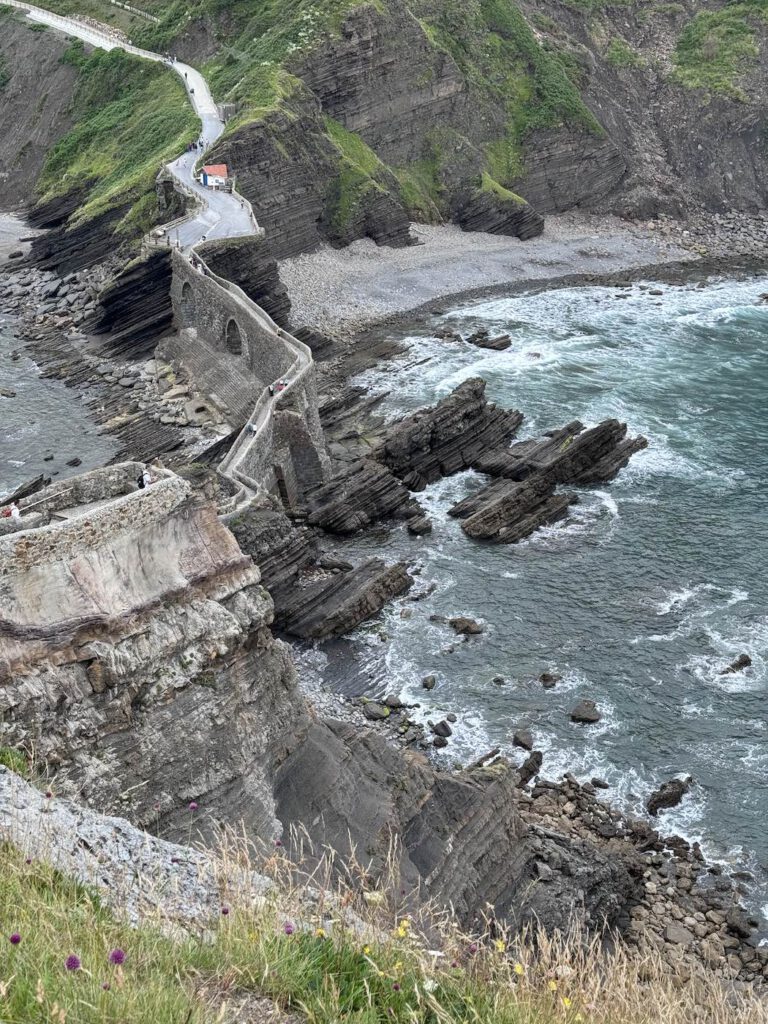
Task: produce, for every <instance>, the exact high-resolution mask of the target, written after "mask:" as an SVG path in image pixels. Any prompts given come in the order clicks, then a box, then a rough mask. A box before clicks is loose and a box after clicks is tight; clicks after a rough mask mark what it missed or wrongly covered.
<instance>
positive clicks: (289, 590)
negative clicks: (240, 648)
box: [273, 558, 413, 640]
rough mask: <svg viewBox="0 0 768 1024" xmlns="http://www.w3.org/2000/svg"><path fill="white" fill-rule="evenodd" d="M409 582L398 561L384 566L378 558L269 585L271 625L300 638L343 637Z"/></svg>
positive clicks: (403, 588)
mask: <svg viewBox="0 0 768 1024" xmlns="http://www.w3.org/2000/svg"><path fill="white" fill-rule="evenodd" d="M412 584H413V578H412V577H411V576H409V574H408V572H407V570H406V566H405V565H404V564H403V563H402V562H397V563H395V564H394V565H386V564H385V563H384V562H383V561H382V560H381V559H380V558H370V559H368V560H367V561H366V562H363V563H362V564H361V565H359V566H357V567H356V568H352V569H349V570H348V571H346V572H344V571H341V570H338V569H337V570H336V571H335V572H334V571H333V570H331V571H330V572H324V573H323V572H319V573H315V574H314V578H309V579H308V580H301V581H299V582H298V583H293V584H291V585H289V586H285V585H278V586H277V587H275V588H274V589H273V594H274V597H275V605H276V609H277V615H276V624H277V625H278V626H279V627H280V628H281V629H283V630H285V632H286V633H289V634H291V635H292V636H298V637H301V638H302V639H305V640H326V639H328V638H329V637H336V636H344V635H345V634H347V633H350V632H351V631H352V630H353V629H355V628H356V627H357V626H359V625H360V623H361V622H364V621H365V620H366V619H369V618H370V617H371V616H372V615H376V614H377V613H378V612H380V611H381V609H382V608H383V607H384V605H385V604H387V603H388V602H389V601H391V600H392V598H393V597H398V596H399V595H400V594H404V593H405V592H406V591H407V590H409V589H410V587H411V586H412Z"/></svg>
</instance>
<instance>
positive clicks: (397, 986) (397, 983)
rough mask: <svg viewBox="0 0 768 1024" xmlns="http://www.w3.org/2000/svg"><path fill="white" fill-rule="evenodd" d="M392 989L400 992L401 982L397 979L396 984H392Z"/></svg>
mask: <svg viewBox="0 0 768 1024" xmlns="http://www.w3.org/2000/svg"><path fill="white" fill-rule="evenodd" d="M392 991H393V992H399V991H400V982H399V981H396V982H395V984H394V985H393V986H392Z"/></svg>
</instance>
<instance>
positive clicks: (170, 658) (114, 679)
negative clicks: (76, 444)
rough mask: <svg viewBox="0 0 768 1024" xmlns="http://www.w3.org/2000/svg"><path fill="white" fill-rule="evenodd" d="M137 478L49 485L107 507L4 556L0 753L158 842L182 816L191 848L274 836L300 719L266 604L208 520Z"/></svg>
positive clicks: (14, 546)
mask: <svg viewBox="0 0 768 1024" xmlns="http://www.w3.org/2000/svg"><path fill="white" fill-rule="evenodd" d="M140 469H141V467H140V466H138V465H137V464H125V465H121V466H115V467H111V468H109V469H107V470H96V471H94V472H93V473H89V474H85V476H83V477H79V478H75V480H74V481H73V480H67V481H64V482H63V484H60V485H54V487H52V488H48V490H47V491H46V492H43V495H42V497H44V498H45V499H46V501H47V503H48V504H50V505H51V506H52V507H56V504H57V502H59V503H60V502H61V501H62V500H63V501H64V502H65V503H67V502H73V501H74V502H75V503H77V501H81V502H93V501H98V499H99V498H102V497H104V496H105V495H110V494H111V495H112V496H116V500H114V501H113V502H112V503H111V504H109V505H107V506H105V507H98V506H96V508H95V509H94V510H93V511H91V512H87V513H86V514H85V515H82V516H80V517H79V518H75V519H72V520H70V521H68V522H62V523H58V524H56V525H51V526H50V527H47V528H45V529H42V530H37V531H34V532H27V533H21V534H15V535H11V536H8V537H3V538H0V607H1V610H0V710H1V711H2V725H1V726H0V745H6V746H20V747H23V748H26V749H29V750H34V751H35V755H36V756H37V757H39V759H40V760H41V762H44V763H45V764H46V765H47V766H48V769H49V770H50V771H51V773H52V774H53V776H54V779H55V785H56V788H57V789H58V791H60V792H64V793H68V792H69V793H77V794H78V795H79V796H80V797H81V798H82V799H84V800H85V801H86V803H88V804H89V805H91V806H93V807H98V808H99V809H100V810H104V811H109V812H113V811H119V812H121V813H125V814H130V816H131V818H132V820H134V821H136V822H139V823H141V824H143V825H146V826H150V827H151V828H152V829H153V830H155V831H160V832H162V833H164V834H165V835H169V836H181V835H185V834H187V832H188V829H189V812H188V810H187V805H188V803H189V802H190V801H192V800H195V801H197V802H198V803H199V804H200V806H201V808H203V809H204V810H203V813H201V814H200V815H199V816H198V817H197V819H196V821H195V827H196V830H200V831H201V832H202V833H203V834H204V835H207V834H210V833H211V831H212V829H213V827H214V826H215V824H216V822H217V821H221V820H235V818H239V817H243V819H244V821H245V822H246V825H247V827H248V828H249V830H251V831H252V832H253V833H254V834H255V835H261V836H265V837H269V836H272V835H274V834H275V832H276V831H277V828H278V826H277V822H276V818H275V812H274V800H273V797H272V788H271V782H270V773H271V767H272V765H273V763H274V762H275V760H276V759H277V758H278V756H279V754H280V752H281V751H282V750H283V749H284V747H285V744H286V743H287V741H288V739H289V736H290V734H291V730H292V728H293V727H294V725H296V724H297V723H300V722H301V720H302V717H303V716H305V715H306V709H305V708H304V706H303V703H302V702H301V701H299V700H298V699H297V692H296V678H295V673H294V670H293V666H292V665H291V662H290V659H289V656H288V652H287V649H286V648H285V647H284V646H283V645H282V644H280V643H278V642H276V641H275V640H274V638H273V637H272V634H271V633H270V630H269V624H270V623H271V621H272V615H273V610H272V601H271V598H270V597H269V595H268V594H267V592H266V591H265V590H264V588H263V587H262V586H261V585H260V577H259V572H258V569H257V568H256V567H255V566H254V565H253V564H252V563H251V560H250V558H248V557H247V556H245V555H243V553H242V552H241V551H240V549H239V547H238V546H237V542H236V541H235V538H234V537H233V536H232V534H231V533H229V531H228V530H227V529H226V528H225V527H224V526H223V525H222V524H221V523H220V522H219V520H218V518H217V516H216V511H215V508H214V507H213V506H211V505H206V504H201V503H200V502H199V501H197V500H195V499H193V498H192V497H191V495H190V490H189V486H188V485H187V484H186V483H184V482H183V481H182V480H181V479H179V478H178V477H174V476H172V475H169V476H167V477H166V478H164V479H161V480H160V481H159V482H157V483H155V484H152V486H151V487H149V488H147V489H145V490H143V491H137V490H136V489H135V483H134V481H135V479H136V476H137V475H138V472H139V471H140ZM73 487H75V488H76V493H75V495H74V497H73V496H72V493H71V489H72V488H73ZM65 492H66V494H65ZM60 495H64V497H59V496H60ZM40 499H41V495H35V496H34V498H33V499H30V500H36V501H40ZM22 511H23V509H22ZM233 723H237V725H236V727H233Z"/></svg>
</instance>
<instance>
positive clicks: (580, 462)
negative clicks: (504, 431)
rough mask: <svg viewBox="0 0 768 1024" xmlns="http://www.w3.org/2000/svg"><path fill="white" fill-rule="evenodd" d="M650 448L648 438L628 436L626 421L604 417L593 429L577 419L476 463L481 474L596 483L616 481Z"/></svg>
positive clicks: (489, 453) (483, 456) (482, 456)
mask: <svg viewBox="0 0 768 1024" xmlns="http://www.w3.org/2000/svg"><path fill="white" fill-rule="evenodd" d="M647 447H648V441H647V440H646V439H645V438H644V437H642V436H638V437H627V425H626V423H619V421H618V420H603V422H602V423H599V424H598V425H597V426H596V427H591V428H590V429H589V430H587V429H585V427H584V424H583V423H580V422H579V420H574V421H573V422H571V423H568V424H567V425H566V426H565V427H563V428H562V429H560V430H551V431H547V433H546V434H545V435H544V437H542V438H532V439H531V440H528V441H519V442H518V443H517V444H513V445H512V447H511V448H508V449H505V450H498V451H490V452H488V453H486V454H485V455H481V456H480V457H479V458H478V459H476V460H475V464H474V465H475V468H476V469H477V470H479V471H480V472H481V473H488V474H489V476H500V477H505V478H506V479H508V480H525V479H527V478H528V477H529V476H531V474H533V473H547V474H549V475H551V477H552V479H553V480H554V481H555V482H556V483H560V484H573V485H577V484H578V485H583V484H595V483H604V482H605V481H607V480H612V479H613V478H614V477H615V476H616V474H617V473H618V472H619V470H620V469H623V468H624V466H626V465H627V463H628V462H629V460H630V458H631V457H632V456H633V455H634V454H635V453H636V452H639V451H642V449H643V448H647Z"/></svg>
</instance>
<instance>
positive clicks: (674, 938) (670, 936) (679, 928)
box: [664, 921, 693, 946]
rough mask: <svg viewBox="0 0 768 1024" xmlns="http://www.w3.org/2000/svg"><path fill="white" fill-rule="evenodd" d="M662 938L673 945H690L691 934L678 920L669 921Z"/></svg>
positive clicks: (691, 942) (691, 940)
mask: <svg viewBox="0 0 768 1024" xmlns="http://www.w3.org/2000/svg"><path fill="white" fill-rule="evenodd" d="M664 939H665V940H666V941H667V942H669V943H671V944H672V945H673V946H692V945H693V935H692V934H691V932H689V931H688V929H687V928H686V927H684V925H682V924H680V922H679V921H670V922H669V924H668V925H667V926H666V928H665V929H664Z"/></svg>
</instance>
